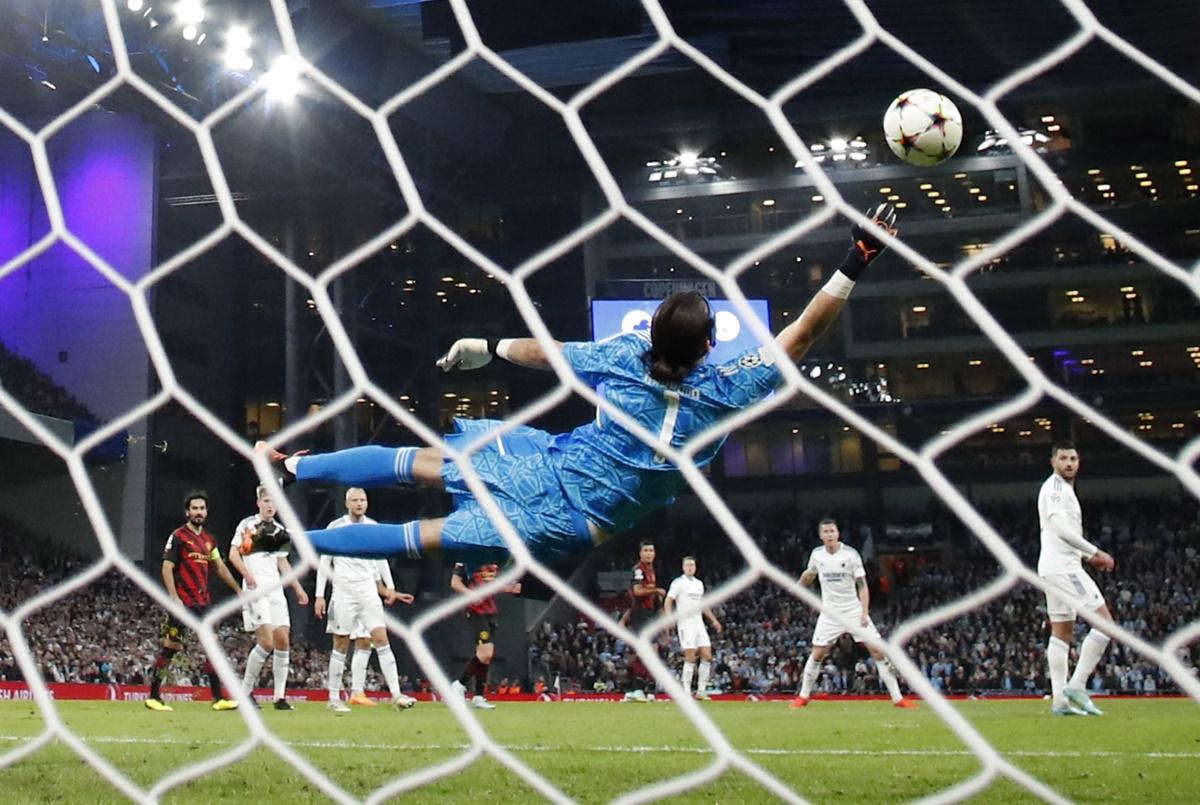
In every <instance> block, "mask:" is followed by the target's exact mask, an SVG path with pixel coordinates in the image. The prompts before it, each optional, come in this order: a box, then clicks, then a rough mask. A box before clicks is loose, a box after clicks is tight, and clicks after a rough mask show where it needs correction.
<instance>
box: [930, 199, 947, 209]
mask: <svg viewBox="0 0 1200 805" xmlns="http://www.w3.org/2000/svg"><path fill="white" fill-rule="evenodd" d="M933 203H934V204H937V205H938V206H939V207H940V206H941V205H943V204H945V203H946V199H944V198H935V199H934V200H933Z"/></svg>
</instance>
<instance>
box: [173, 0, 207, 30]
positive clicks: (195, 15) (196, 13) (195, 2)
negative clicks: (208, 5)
mask: <svg viewBox="0 0 1200 805" xmlns="http://www.w3.org/2000/svg"><path fill="white" fill-rule="evenodd" d="M175 19H176V20H178V21H179V23H180V24H181V25H199V24H200V23H202V22H204V4H203V3H202V2H200V0H179V2H178V3H177V4H176V5H175Z"/></svg>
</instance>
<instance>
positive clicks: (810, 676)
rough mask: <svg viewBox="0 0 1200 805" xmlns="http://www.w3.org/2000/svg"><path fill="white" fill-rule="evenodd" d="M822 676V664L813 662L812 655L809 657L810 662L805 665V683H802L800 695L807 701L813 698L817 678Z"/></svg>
mask: <svg viewBox="0 0 1200 805" xmlns="http://www.w3.org/2000/svg"><path fill="white" fill-rule="evenodd" d="M820 674H821V664H820V663H819V662H816V661H815V660H813V657H812V655H811V654H809V655H808V661H807V662H805V663H804V676H803V681H802V682H801V683H800V695H801V696H803V697H804V698H805V699H807V698H810V697H811V696H812V689H813V685H815V684H816V682H817V677H818V676H820Z"/></svg>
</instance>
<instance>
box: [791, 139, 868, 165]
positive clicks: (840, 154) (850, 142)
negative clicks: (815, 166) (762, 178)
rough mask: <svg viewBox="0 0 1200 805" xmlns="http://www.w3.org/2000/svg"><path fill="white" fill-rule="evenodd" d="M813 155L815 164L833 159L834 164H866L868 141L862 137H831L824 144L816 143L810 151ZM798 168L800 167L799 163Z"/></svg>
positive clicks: (810, 147)
mask: <svg viewBox="0 0 1200 805" xmlns="http://www.w3.org/2000/svg"><path fill="white" fill-rule="evenodd" d="M808 150H809V151H810V152H811V153H812V155H813V162H824V161H825V160H826V159H830V158H831V159H832V160H833V161H834V162H846V161H847V160H849V161H850V162H851V163H857V162H865V161H866V159H867V152H868V147H867V141H866V140H864V139H863V138H862V137H852V138H849V139H848V138H846V137H831V138H829V139H828V140H826V141H823V142H814V143H813V144H812V145H811V146H809V149H808ZM796 167H800V164H799V163H797V164H796Z"/></svg>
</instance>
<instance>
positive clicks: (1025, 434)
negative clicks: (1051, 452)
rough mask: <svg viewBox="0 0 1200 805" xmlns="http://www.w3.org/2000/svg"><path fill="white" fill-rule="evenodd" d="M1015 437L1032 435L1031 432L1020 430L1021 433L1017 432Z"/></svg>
mask: <svg viewBox="0 0 1200 805" xmlns="http://www.w3.org/2000/svg"><path fill="white" fill-rule="evenodd" d="M1017 435H1018V436H1032V435H1033V431H1031V430H1022V431H1017Z"/></svg>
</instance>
